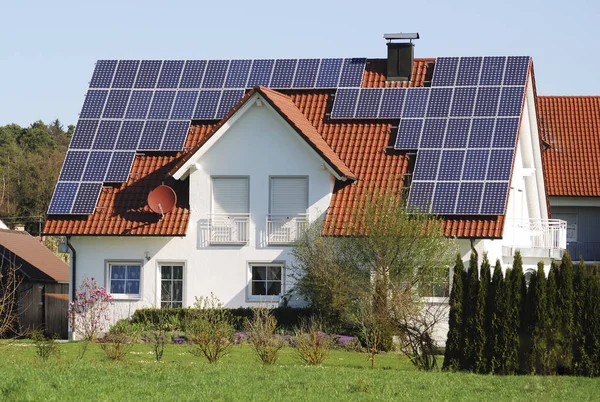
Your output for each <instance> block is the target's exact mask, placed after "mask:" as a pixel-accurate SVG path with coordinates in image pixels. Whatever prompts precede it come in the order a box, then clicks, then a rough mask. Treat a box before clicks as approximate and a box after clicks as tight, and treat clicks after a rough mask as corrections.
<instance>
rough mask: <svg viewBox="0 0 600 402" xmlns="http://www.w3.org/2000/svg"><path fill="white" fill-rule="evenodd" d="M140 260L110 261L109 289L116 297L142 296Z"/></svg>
mask: <svg viewBox="0 0 600 402" xmlns="http://www.w3.org/2000/svg"><path fill="white" fill-rule="evenodd" d="M141 273H142V264H141V263H140V262H109V263H108V278H109V286H108V287H109V291H110V293H111V294H112V295H113V296H115V297H116V298H140V296H141V292H140V277H141Z"/></svg>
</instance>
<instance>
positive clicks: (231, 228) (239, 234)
mask: <svg viewBox="0 0 600 402" xmlns="http://www.w3.org/2000/svg"><path fill="white" fill-rule="evenodd" d="M208 221H209V227H210V243H211V244H246V243H248V228H249V226H250V214H209V215H208Z"/></svg>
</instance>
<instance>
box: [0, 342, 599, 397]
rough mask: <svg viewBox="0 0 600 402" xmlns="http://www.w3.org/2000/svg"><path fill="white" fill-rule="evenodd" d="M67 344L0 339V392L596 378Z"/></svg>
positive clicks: (378, 389)
mask: <svg viewBox="0 0 600 402" xmlns="http://www.w3.org/2000/svg"><path fill="white" fill-rule="evenodd" d="M79 346H80V345H78V344H76V343H67V344H61V354H62V355H61V358H60V359H58V360H57V359H55V358H54V357H51V358H50V359H49V360H48V361H47V362H42V361H40V360H39V359H38V358H37V356H36V354H35V349H34V347H33V345H32V344H30V343H27V342H20V343H16V344H12V345H10V346H7V345H4V346H1V347H0V400H8V401H13V400H15V401H27V400H31V401H39V400H46V401H55V400H56V401H58V400H60V401H79V400H94V401H96V400H100V401H104V400H123V401H125V400H127V401H130V400H141V401H148V400H157V401H171V400H173V401H175V400H177V401H182V400H197V401H214V400H217V401H237V400H244V401H254V400H257V401H259V400H260V401H265V400H267V401H273V400H279V401H291V400H294V401H313V400H315V401H316V400H319V401H324V400H344V401H346V400H357V401H360V400H365V401H375V400H382V401H389V400H410V401H413V400H436V401H439V400H452V401H455V400H477V401H481V400H492V399H493V400H495V401H501V400H527V401H538V400H539V401H541V400H543V401H551V400H576V401H583V400H597V399H598V395H599V394H600V380H597V379H589V378H576V377H534V376H521V377H517V376H513V377H499V376H498V377H495V376H481V375H475V374H463V373H459V374H455V373H440V372H435V373H423V372H418V371H416V370H415V369H414V368H413V367H412V366H411V365H410V363H409V362H408V361H407V360H406V359H403V358H400V357H399V356H398V355H397V354H393V353H389V354H383V355H379V356H378V360H377V366H376V369H375V370H371V369H370V362H369V361H368V360H367V356H366V355H365V354H360V353H354V352H344V351H337V350H336V351H333V352H332V353H331V354H330V356H329V358H328V360H327V361H326V362H325V364H324V365H323V366H322V367H306V366H304V365H302V364H301V363H300V362H299V361H298V359H297V357H296V355H295V351H294V349H292V348H285V349H283V351H282V354H281V358H280V361H279V363H278V364H277V365H275V366H273V367H263V366H262V365H261V364H260V363H258V362H257V360H256V359H255V357H254V355H253V351H252V349H251V348H250V347H249V346H246V345H240V346H235V347H233V348H232V349H231V352H230V354H229V355H228V356H226V357H225V358H224V359H223V360H222V361H220V362H218V363H216V364H209V363H206V362H205V360H203V359H202V358H199V357H195V356H192V355H191V354H190V353H189V352H188V350H189V346H187V345H169V346H168V347H167V348H166V350H165V356H164V358H163V361H162V362H160V363H157V362H155V361H154V356H153V355H152V352H151V346H150V345H136V346H135V348H134V349H133V350H132V351H131V352H130V353H129V354H128V357H127V359H126V360H125V361H123V362H113V361H110V360H108V359H107V358H106V357H104V353H103V352H102V350H101V349H100V347H99V346H98V345H91V346H90V349H89V350H88V353H87V355H86V356H85V357H84V359H83V360H79V359H78V358H77V352H78V351H79Z"/></svg>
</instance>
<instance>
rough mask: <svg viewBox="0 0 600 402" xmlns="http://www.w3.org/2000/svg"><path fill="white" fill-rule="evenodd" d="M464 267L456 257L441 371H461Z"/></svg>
mask: <svg viewBox="0 0 600 402" xmlns="http://www.w3.org/2000/svg"><path fill="white" fill-rule="evenodd" d="M464 271H465V266H464V264H463V261H462V259H461V257H460V254H457V255H456V262H455V264H454V274H453V276H452V291H451V292H450V314H449V318H448V336H447V338H446V351H445V352H444V364H443V365H442V370H449V371H458V370H460V369H461V360H462V349H461V342H462V339H463V337H464V332H463V328H464V327H463V276H464Z"/></svg>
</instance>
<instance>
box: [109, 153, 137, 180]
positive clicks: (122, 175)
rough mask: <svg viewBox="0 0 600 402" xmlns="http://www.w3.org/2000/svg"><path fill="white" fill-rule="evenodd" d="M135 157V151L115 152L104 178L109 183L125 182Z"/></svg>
mask: <svg viewBox="0 0 600 402" xmlns="http://www.w3.org/2000/svg"><path fill="white" fill-rule="evenodd" d="M134 158H135V152H115V153H114V154H113V157H112V159H111V161H110V166H109V167H108V171H107V172H106V177H105V179H104V181H105V182H107V183H125V182H126V181H127V179H128V178H129V171H130V170H131V165H132V164H133V159H134Z"/></svg>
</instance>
